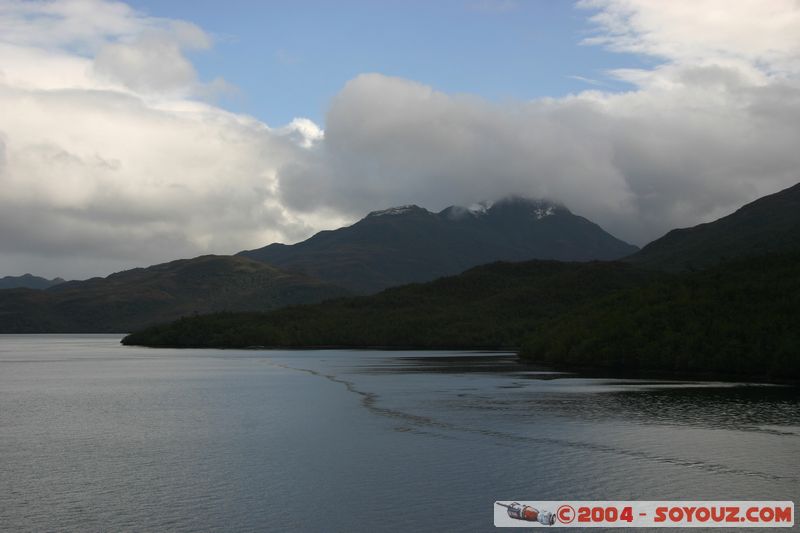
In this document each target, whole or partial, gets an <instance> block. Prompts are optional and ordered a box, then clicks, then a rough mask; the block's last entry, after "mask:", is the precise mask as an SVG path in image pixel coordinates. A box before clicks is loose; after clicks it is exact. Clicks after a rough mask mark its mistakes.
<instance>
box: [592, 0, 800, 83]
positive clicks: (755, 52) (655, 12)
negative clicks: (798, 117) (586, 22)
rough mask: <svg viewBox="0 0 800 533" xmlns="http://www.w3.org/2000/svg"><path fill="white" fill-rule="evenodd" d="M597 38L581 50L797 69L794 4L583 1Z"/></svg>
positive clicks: (776, 0) (798, 26)
mask: <svg viewBox="0 0 800 533" xmlns="http://www.w3.org/2000/svg"><path fill="white" fill-rule="evenodd" d="M580 5H581V6H582V7H584V8H587V9H594V10H597V12H596V13H595V14H594V15H593V16H592V17H591V20H592V21H593V22H594V23H595V24H596V25H597V27H598V32H599V34H598V35H596V36H595V37H592V38H589V39H586V41H585V43H586V44H592V45H597V44H599V45H604V46H607V47H609V48H611V49H612V50H616V51H621V52H633V53H637V54H645V55H649V56H655V57H660V58H663V59H666V60H669V61H674V62H680V63H695V64H697V63H701V64H702V63H707V62H716V61H726V60H727V61H731V60H733V61H742V62H746V63H748V64H753V65H757V66H759V67H761V68H763V69H765V70H767V71H771V72H782V73H793V74H797V71H798V68H800V4H798V2H797V1H796V0H737V1H735V2H730V1H728V0H691V1H672V2H658V1H655V2H654V1H652V0H583V1H582V2H580Z"/></svg>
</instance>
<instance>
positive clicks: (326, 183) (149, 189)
mask: <svg viewBox="0 0 800 533" xmlns="http://www.w3.org/2000/svg"><path fill="white" fill-rule="evenodd" d="M500 4H501V5H505V4H506V3H504V2H501V3H500ZM508 5H511V4H510V3H509V4H508ZM581 7H583V8H585V9H586V11H581V13H586V15H587V16H588V17H591V20H592V21H593V23H594V24H595V27H596V30H597V31H596V32H595V33H594V34H593V36H592V37H591V38H590V39H588V40H587V42H586V44H588V45H593V46H604V47H607V48H610V49H613V50H615V51H619V52H624V53H635V54H640V55H643V56H646V58H647V59H648V61H649V62H650V63H652V64H653V66H652V67H650V68H639V69H617V70H612V71H611V72H608V73H606V75H607V76H609V77H611V78H617V79H620V80H624V81H626V82H627V83H628V84H631V85H626V87H629V90H627V91H625V92H613V91H610V90H607V89H605V88H604V87H599V86H597V87H592V90H587V91H584V92H580V93H577V94H571V95H568V96H565V97H558V98H542V99H537V100H534V101H527V102H525V101H522V102H503V103H494V102H490V101H487V100H484V99H481V98H479V97H476V96H470V95H453V94H446V93H443V92H441V91H437V90H436V89H435V88H433V87H430V86H427V85H425V84H422V83H418V82H415V81H413V80H408V79H402V78H396V77H390V76H385V75H382V74H379V73H373V74H363V75H360V76H357V77H355V78H354V79H352V80H351V81H350V82H348V83H347V84H346V85H345V86H344V87H343V88H342V89H341V91H340V92H339V93H338V94H337V95H336V96H335V97H334V98H333V100H332V101H331V103H330V107H329V109H328V112H327V115H326V120H325V124H324V130H323V128H322V127H321V126H320V125H317V124H315V123H314V122H312V121H310V120H308V119H296V120H294V121H292V122H291V123H290V124H287V125H283V126H278V127H271V126H268V125H266V124H264V123H263V122H261V121H259V120H256V119H255V118H252V117H247V116H242V115H238V114H234V113H230V112H227V111H225V110H223V109H221V108H219V107H217V106H215V105H213V104H212V103H209V102H208V101H205V100H204V99H206V98H207V97H208V96H209V95H210V94H212V93H215V92H218V91H228V90H230V86H229V84H227V82H225V80H222V79H215V80H211V81H206V80H201V79H199V78H198V74H197V72H196V70H195V69H194V67H193V65H192V64H191V62H190V61H189V60H188V59H187V57H186V51H188V50H204V49H206V48H208V47H210V46H213V38H212V37H211V36H209V35H208V34H206V33H205V32H204V31H203V30H202V29H201V28H198V27H197V26H194V25H191V24H189V23H185V22H182V21H175V20H168V19H160V18H154V17H149V16H147V15H145V14H142V13H140V12H137V11H135V10H133V9H131V8H130V7H128V6H127V5H125V4H122V3H116V2H106V1H101V0H71V1H61V2H19V1H16V0H12V1H2V0H0V108H1V109H3V114H2V116H0V272H2V273H4V274H19V273H22V272H23V271H27V270H31V271H34V273H36V274H40V275H47V276H55V275H61V276H65V277H85V276H88V275H97V274H103V275H105V274H107V273H109V272H110V271H112V270H118V269H120V268H125V267H133V266H141V265H146V264H152V263H155V262H158V261H165V260H170V259H175V258H179V257H190V256H193V255H198V254H201V253H209V252H213V253H231V252H235V251H238V250H241V249H245V248H254V247H258V246H262V245H264V244H267V243H270V242H274V241H281V242H293V241H296V240H298V239H301V238H304V237H307V236H309V235H310V234H311V233H313V232H314V231H316V230H320V229H326V228H332V227H338V226H340V225H342V224H345V223H348V222H351V221H353V220H355V219H357V218H359V217H360V216H363V214H364V213H366V212H368V211H370V210H373V209H380V208H384V207H388V206H391V205H401V204H407V203H417V204H420V205H423V206H425V207H428V208H430V209H440V208H443V207H446V206H448V205H450V204H454V203H457V204H462V205H470V204H472V203H475V202H478V201H482V200H492V199H496V198H499V197H502V196H505V195H509V194H522V195H529V196H535V197H547V198H551V199H553V200H557V201H560V202H563V203H565V204H566V205H567V206H568V207H570V208H571V209H572V210H573V211H575V212H576V213H579V214H582V215H584V216H587V217H588V218H590V219H592V220H595V221H597V222H599V223H600V224H601V225H603V226H604V227H605V228H606V229H608V230H609V231H611V232H612V233H614V234H616V235H618V236H620V237H622V238H625V239H627V240H630V241H633V242H636V243H638V244H643V243H645V242H647V241H648V240H651V239H653V238H656V237H658V236H660V235H661V234H663V233H664V232H665V231H667V230H669V229H670V228H673V227H676V226H688V225H693V224H696V223H699V222H703V221H707V220H711V219H713V218H716V217H718V216H721V215H724V214H726V213H729V212H731V211H732V210H733V209H735V208H736V207H738V206H740V205H741V204H743V203H745V202H747V201H750V200H753V199H755V198H757V197H758V196H761V195H764V194H768V193H771V192H774V191H776V190H778V189H781V188H783V187H786V186H789V185H791V184H793V183H796V182H797V181H798V180H799V179H800V171H799V170H798V169H800V151H798V150H797V146H800V130H798V128H797V124H798V123H800V80H799V79H798V75H799V74H800V66H799V65H798V61H797V59H798V50H800V44H798V38H800V37H799V36H800V29H798V27H797V20H798V7H797V3H796V2H784V1H781V0H774V1H759V2H757V3H754V2H747V1H744V0H743V1H741V2H724V3H719V2H711V1H710V0H708V1H700V0H696V1H692V2H649V1H641V2H639V1H634V0H592V1H584V2H582V3H581Z"/></svg>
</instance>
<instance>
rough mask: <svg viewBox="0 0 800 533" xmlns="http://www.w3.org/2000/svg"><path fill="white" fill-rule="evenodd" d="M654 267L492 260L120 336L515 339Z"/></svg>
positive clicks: (235, 342)
mask: <svg viewBox="0 0 800 533" xmlns="http://www.w3.org/2000/svg"><path fill="white" fill-rule="evenodd" d="M655 275H656V274H652V273H650V272H647V271H643V270H640V269H637V268H635V267H632V266H630V265H626V264H622V263H610V262H609V263H601V262H593V263H560V262H556V261H530V262H525V263H494V264H491V265H485V266H481V267H477V268H474V269H471V270H469V271H467V272H465V273H463V274H460V275H458V276H452V277H448V278H441V279H438V280H436V281H433V282H429V283H424V284H413V285H407V286H403V287H397V288H392V289H387V290H385V291H383V292H381V293H379V294H376V295H373V296H365V297H355V298H344V299H338V300H332V301H328V302H323V303H321V304H317V305H308V306H297V307H290V308H286V309H280V310H277V311H273V312H270V313H249V314H243V313H220V314H213V315H209V316H199V317H191V318H184V319H181V320H179V321H177V322H173V323H171V324H166V325H160V326H155V327H152V328H149V329H146V330H144V331H141V332H138V333H136V334H133V335H130V336H128V337H126V338H125V339H124V341H123V342H124V343H126V344H141V345H147V346H174V347H190V346H194V347H200V346H206V347H245V346H275V347H278V346H282V347H299V346H349V347H356V346H385V347H428V348H437V347H438V348H444V347H464V348H476V347H484V348H500V347H517V346H519V344H520V341H521V339H522V338H523V337H524V336H525V335H526V334H528V333H529V332H530V331H531V330H532V329H533V328H535V327H536V326H537V325H538V324H539V323H540V322H541V321H542V320H544V319H546V318H550V317H553V316H555V315H557V314H559V313H561V312H564V311H566V310H567V309H570V308H572V307H573V306H575V305H578V304H580V303H584V302H587V301H589V300H591V299H593V298H597V297H600V296H603V295H606V294H609V293H611V292H614V291H617V290H620V289H622V288H626V287H631V286H635V285H638V284H641V283H644V282H646V281H648V280H650V279H652V278H653V276H655Z"/></svg>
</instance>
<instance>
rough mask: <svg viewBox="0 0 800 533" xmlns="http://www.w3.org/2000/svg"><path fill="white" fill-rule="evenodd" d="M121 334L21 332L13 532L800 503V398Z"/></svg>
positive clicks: (774, 390)
mask: <svg viewBox="0 0 800 533" xmlns="http://www.w3.org/2000/svg"><path fill="white" fill-rule="evenodd" d="M118 341H119V337H118V336H113V335H112V336H109V335H52V336H50V335H31V336H24V335H19V336H17V335H6V336H0V529H3V530H8V531H27V530H30V531H45V530H48V531H54V530H68V531H76V530H80V531H120V530H138V531H143V530H149V531H154V530H160V531H167V530H168V531H215V530H234V531H370V532H374V531H493V530H495V529H494V527H493V525H492V519H493V508H492V507H493V506H492V504H493V502H494V501H495V500H509V499H519V500H551V499H553V500H554V499H584V500H611V499H622V500H634V499H645V500H660V499H665V500H677V499H714V500H725V499H728V500H747V499H775V500H794V501H796V502H797V501H798V500H800V466H799V464H798V458H800V395H799V394H798V390H797V389H796V388H791V387H776V386H758V385H756V386H733V385H729V384H720V383H693V382H675V381H672V382H669V381H642V380H639V381H637V380H630V379H625V380H623V379H591V378H581V377H578V376H574V375H569V374H559V373H553V372H550V371H547V370H546V369H535V368H531V367H525V366H521V365H519V364H517V363H516V362H515V360H514V358H513V357H512V356H510V355H508V354H475V353H457V352H452V353H442V352H430V353H426V352H374V351H317V352H315V351H235V350H225V351H223V350H186V351H178V350H155V349H144V348H136V347H123V346H120V345H119V344H118ZM595 531H596V530H595ZM695 531H697V530H695Z"/></svg>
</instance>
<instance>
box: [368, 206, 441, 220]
mask: <svg viewBox="0 0 800 533" xmlns="http://www.w3.org/2000/svg"><path fill="white" fill-rule="evenodd" d="M414 212H424V213H428V210H427V209H424V208H422V207H420V206H418V205H414V204H408V205H398V206H396V207H390V208H388V209H381V210H379V211H371V212H370V213H369V214H368V215H367V218H369V217H383V216H397V215H405V214H408V213H414Z"/></svg>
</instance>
